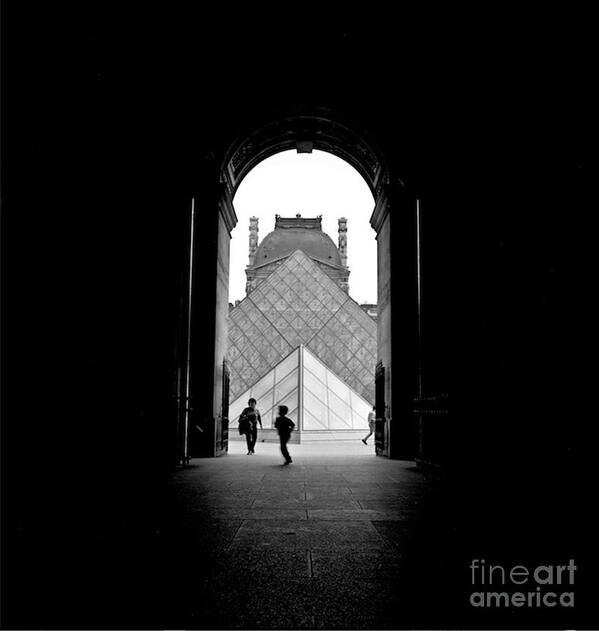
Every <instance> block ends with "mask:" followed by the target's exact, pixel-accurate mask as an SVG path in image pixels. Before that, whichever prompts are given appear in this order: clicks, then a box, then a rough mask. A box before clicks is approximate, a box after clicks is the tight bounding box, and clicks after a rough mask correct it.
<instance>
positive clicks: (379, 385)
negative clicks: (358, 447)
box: [374, 361, 385, 455]
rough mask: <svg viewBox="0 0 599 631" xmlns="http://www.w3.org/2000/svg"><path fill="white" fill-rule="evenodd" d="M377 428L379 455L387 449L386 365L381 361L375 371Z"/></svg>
mask: <svg viewBox="0 0 599 631" xmlns="http://www.w3.org/2000/svg"><path fill="white" fill-rule="evenodd" d="M374 405H375V414H376V420H375V428H374V446H375V449H376V453H377V455H381V454H382V453H383V452H384V451H385V367H384V366H383V362H382V361H379V362H378V363H377V365H376V368H375V371H374Z"/></svg>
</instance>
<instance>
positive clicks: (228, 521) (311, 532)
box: [140, 441, 443, 629]
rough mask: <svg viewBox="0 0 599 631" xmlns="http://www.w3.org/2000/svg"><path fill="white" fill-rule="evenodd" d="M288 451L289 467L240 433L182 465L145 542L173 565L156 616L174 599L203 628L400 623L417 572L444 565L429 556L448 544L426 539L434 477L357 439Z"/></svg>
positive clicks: (167, 614) (274, 449)
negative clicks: (251, 448) (211, 455)
mask: <svg viewBox="0 0 599 631" xmlns="http://www.w3.org/2000/svg"><path fill="white" fill-rule="evenodd" d="M290 451H291V454H292V457H293V459H294V462H293V464H291V465H289V466H283V465H282V462H283V458H282V456H281V454H280V452H279V448H278V445H276V444H273V443H261V442H259V443H258V444H257V445H256V454H255V455H252V456H248V455H246V449H245V443H242V442H240V441H232V442H231V443H230V448H229V454H228V455H227V456H224V457H221V458H217V459H194V460H192V462H191V463H190V466H189V467H187V468H185V469H182V470H180V471H178V472H176V473H175V474H174V475H173V477H172V479H171V481H170V484H169V485H168V488H167V489H166V490H165V496H164V497H163V498H162V500H163V502H161V503H158V504H157V506H158V505H159V506H161V509H160V510H159V511H158V512H157V514H156V520H157V522H158V523H156V524H155V525H156V533H155V536H154V537H150V540H149V541H148V544H149V545H150V547H151V549H152V554H156V552H157V551H159V553H162V554H165V555H171V561H172V567H173V576H172V577H170V578H169V580H167V581H166V582H165V581H164V580H162V579H160V580H159V581H158V583H159V584H160V585H161V587H160V589H157V590H154V591H155V594H156V597H155V598H154V599H152V600H151V606H152V607H155V608H156V615H157V616H158V619H161V618H163V617H164V619H165V622H166V621H168V620H171V621H172V620H173V616H172V607H173V602H177V603H178V604H177V607H176V611H177V612H178V614H180V615H181V616H182V620H189V621H192V622H191V624H193V626H194V627H196V628H198V627H200V628H211V629H216V628H285V629H287V628H322V629H327V628H371V629H372V628H399V624H400V623H401V620H402V613H403V614H404V615H405V616H408V613H409V609H410V607H412V606H416V603H415V600H414V598H415V596H416V595H417V594H420V595H422V589H421V588H422V585H419V581H420V578H419V577H422V576H424V575H426V577H427V581H428V580H429V579H430V577H431V576H435V574H438V573H437V572H436V570H437V568H431V567H428V566H421V565H420V564H421V563H423V562H424V563H425V565H426V564H430V563H431V560H432V562H433V563H438V564H441V561H440V560H439V559H438V557H435V555H434V554H430V553H431V552H432V551H433V549H434V548H435V546H439V547H442V546H443V543H442V542H441V541H440V540H439V538H438V537H435V538H433V537H432V536H431V542H432V546H433V547H431V546H430V545H429V540H428V539H427V537H428V536H429V535H427V531H428V530H430V526H431V523H432V524H434V523H437V520H436V518H434V517H433V516H430V518H428V517H427V514H428V512H430V509H429V506H432V505H433V504H434V497H435V490H436V484H435V481H434V480H433V479H432V478H431V477H430V476H429V475H426V474H424V473H423V472H422V471H420V470H418V469H416V467H415V466H414V463H411V462H405V461H393V460H388V459H386V458H378V457H376V456H375V455H374V446H373V445H372V444H369V445H368V446H365V445H363V444H362V443H361V442H360V441H356V443H352V444H350V445H348V444H342V443H326V444H308V445H291V447H290ZM427 519H428V520H429V521H430V522H431V523H429V524H427ZM152 539H153V541H152ZM423 539H424V540H425V541H426V542H427V543H426V544H425V543H424V542H423ZM157 541H160V542H161V543H162V545H161V546H158V547H157V546H156V542H157ZM423 551H424V552H425V553H426V554H425V555H424V556H423V554H422V553H423ZM425 558H426V560H424V559H425ZM182 560H184V563H183V564H182V563H181V562H182ZM163 564H164V559H162V560H161V563H160V565H161V566H163ZM416 564H418V565H419V567H416ZM182 565H183V566H184V567H185V570H184V571H183V572H181V570H180V567H181V566H182ZM150 575H151V571H150ZM156 585H157V583H156V582H155V581H154V582H153V586H154V587H156ZM161 601H163V602H164V603H165V604H166V603H168V607H169V608H170V610H162V609H161ZM140 606H146V605H142V604H141V603H140ZM406 622H407V618H406ZM171 624H172V622H171ZM188 626H189V625H188ZM402 626H403V625H402ZM171 628H172V627H171Z"/></svg>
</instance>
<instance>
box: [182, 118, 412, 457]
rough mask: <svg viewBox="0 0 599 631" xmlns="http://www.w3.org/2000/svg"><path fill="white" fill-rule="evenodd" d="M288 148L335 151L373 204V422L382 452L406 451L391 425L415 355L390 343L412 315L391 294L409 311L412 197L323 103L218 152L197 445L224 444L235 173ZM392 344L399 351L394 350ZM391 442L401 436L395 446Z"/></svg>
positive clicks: (208, 450) (214, 449)
mask: <svg viewBox="0 0 599 631" xmlns="http://www.w3.org/2000/svg"><path fill="white" fill-rule="evenodd" d="M289 149H291V150H296V151H298V152H307V153H309V152H311V151H313V150H314V149H317V150H321V151H326V152H329V153H332V154H334V155H336V156H338V157H340V158H342V159H343V160H345V161H346V162H348V163H349V164H350V165H352V166H353V167H354V168H355V169H356V170H357V171H358V173H360V174H361V175H362V177H363V178H364V180H365V181H366V183H367V184H368V186H369V188H370V190H371V192H372V194H373V197H374V200H375V207H374V211H373V213H372V216H371V218H370V223H371V225H372V227H373V229H374V230H375V232H376V239H377V252H378V254H377V259H378V260H377V269H378V272H377V276H378V327H377V328H378V331H377V351H378V358H377V359H378V361H379V368H380V367H381V366H382V367H383V370H382V371H380V370H379V372H378V374H379V375H384V377H383V379H382V383H379V384H378V385H377V417H380V418H381V419H384V421H383V420H382V421H381V422H380V423H379V429H380V430H381V431H383V432H384V434H383V435H384V446H383V448H382V449H380V450H379V453H380V455H386V456H390V457H404V456H410V452H412V451H413V448H412V447H411V446H409V447H408V445H407V443H406V442H405V441H404V440H403V438H400V434H401V433H402V432H400V431H398V428H399V423H398V422H399V420H400V419H401V421H402V422H403V424H406V423H407V419H406V417H407V416H409V415H411V410H410V406H411V401H412V398H413V396H414V395H415V392H414V390H413V388H412V386H411V384H412V382H413V381H414V380H415V375H416V366H417V361H415V358H414V356H413V354H414V349H412V348H408V347H407V346H406V345H405V344H403V345H398V344H397V342H398V341H400V340H402V339H403V340H409V339H410V336H413V337H414V338H415V336H416V329H415V328H414V327H415V325H416V321H415V320H414V319H413V318H411V317H409V316H408V317H405V315H404V316H403V317H402V318H400V319H399V320H398V319H397V318H396V317H395V313H394V311H395V310H394V308H393V298H394V297H395V295H396V294H398V295H400V294H401V296H402V300H401V302H402V303H403V308H402V312H404V311H405V312H406V313H409V314H415V298H416V292H415V257H413V256H411V254H412V253H413V252H412V251H413V250H414V247H415V245H414V243H413V242H415V232H414V231H413V230H411V228H413V227H414V226H413V217H412V215H413V212H412V206H413V205H412V202H411V200H410V198H409V195H407V193H406V191H405V186H404V184H403V182H402V181H401V180H400V179H399V178H398V177H397V175H395V174H394V175H395V177H394V178H392V177H391V174H390V172H389V167H388V165H387V163H386V161H385V158H384V154H383V152H382V151H381V149H380V148H379V146H378V143H377V144H375V141H374V140H373V139H371V138H368V137H367V134H366V133H358V132H357V131H356V130H355V128H354V127H353V126H351V125H349V124H346V123H345V122H342V121H341V120H340V119H339V117H336V116H333V115H332V114H331V113H330V112H324V111H317V112H299V113H297V112H296V113H293V114H290V115H288V116H283V117H279V118H277V119H275V120H272V121H269V122H266V123H264V124H262V125H257V126H256V127H255V128H254V129H253V130H252V131H251V132H250V133H249V134H247V135H246V136H244V137H241V138H238V139H237V140H235V141H234V142H233V143H232V144H231V145H230V146H229V148H228V150H227V151H226V152H225V154H224V156H223V158H222V161H221V166H220V171H219V177H220V193H219V197H218V201H217V204H218V209H219V212H218V226H217V227H215V228H216V233H217V234H216V235H215V237H216V258H217V261H216V300H215V302H216V304H215V320H214V355H213V368H214V370H213V375H212V380H211V381H212V386H213V388H212V393H211V398H212V412H213V424H214V427H210V431H208V432H205V436H203V437H202V442H203V443H204V445H203V448H202V453H203V454H205V455H219V454H220V453H223V452H224V451H226V444H225V441H224V434H223V432H226V431H227V427H226V421H225V420H224V419H223V401H224V399H223V383H224V382H225V381H226V378H227V375H226V366H225V363H224V359H225V356H226V351H227V325H226V323H227V314H228V272H229V247H230V238H231V231H232V230H233V228H234V227H235V225H236V223H237V217H236V214H235V210H234V207H233V197H234V195H235V192H236V190H237V188H238V186H239V185H240V183H241V181H242V180H243V178H244V177H245V176H246V175H247V174H248V173H249V172H250V171H251V170H252V168H253V167H255V166H256V165H257V164H258V163H260V162H261V161H262V160H264V159H266V158H268V157H269V156H272V155H274V154H276V153H279V152H281V151H286V150H289ZM392 207H393V209H394V212H393V215H394V217H397V219H394V221H393V223H394V225H393V229H394V231H395V230H397V229H398V228H399V229H400V230H401V234H402V235H403V238H402V239H401V240H400V242H398V244H399V245H400V247H401V246H402V244H403V246H404V247H402V253H403V254H402V256H401V257H398V261H401V262H402V264H403V271H402V273H401V274H400V275H399V276H398V277H397V278H396V277H395V276H396V275H395V274H392V271H393V268H394V266H395V267H396V261H394V257H393V256H392V225H391V224H392V222H391V216H392V213H391V208H392ZM402 207H403V208H402ZM402 210H405V211H407V212H402ZM406 245H407V247H405V246H406ZM406 262H407V265H406ZM402 285H403V287H402ZM395 288H397V289H395ZM192 317H193V316H192ZM392 324H393V326H392ZM398 326H399V328H398ZM409 329H412V330H409ZM398 332H399V333H400V335H399V336H398V335H397V333H398ZM408 345H409V343H408ZM400 348H401V355H400V354H399V353H398V351H399V349H400ZM398 357H401V358H402V361H401V363H402V367H401V369H400V370H396V371H395V373H394V364H395V365H396V366H397V358H398ZM394 359H395V360H396V361H395V362H394ZM412 372H413V374H412ZM394 374H395V375H399V376H400V378H402V379H403V380H404V381H405V384H406V387H405V388H403V389H398V388H394V387H393V382H392V379H393V375H394ZM373 377H374V375H373ZM399 390H403V391H404V396H402V397H401V400H402V403H403V404H402V405H399V406H398V405H397V404H395V405H394V393H395V398H396V399H397V392H398V391H399ZM225 399H226V397H225ZM383 401H384V403H383ZM398 408H399V412H400V413H399V416H397V413H398ZM394 414H395V415H396V416H394ZM410 440H411V439H410ZM398 442H401V443H403V444H402V446H401V449H399V445H398ZM402 454H403V455H402ZM410 457H411V456H410Z"/></svg>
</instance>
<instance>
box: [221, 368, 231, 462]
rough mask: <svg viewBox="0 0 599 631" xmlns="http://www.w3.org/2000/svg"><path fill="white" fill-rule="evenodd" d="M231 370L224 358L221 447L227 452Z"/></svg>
mask: <svg viewBox="0 0 599 631" xmlns="http://www.w3.org/2000/svg"><path fill="white" fill-rule="evenodd" d="M230 375H231V373H230V370H229V366H228V364H227V360H226V359H224V360H223V399H222V409H221V431H220V449H221V451H222V452H226V451H227V450H228V449H229V382H230Z"/></svg>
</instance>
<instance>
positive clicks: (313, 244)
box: [254, 216, 341, 267]
mask: <svg viewBox="0 0 599 631" xmlns="http://www.w3.org/2000/svg"><path fill="white" fill-rule="evenodd" d="M320 221H321V220H320V217H318V218H316V219H308V218H305V219H303V218H300V217H298V218H297V219H286V218H281V217H279V216H277V217H276V222H275V229H274V230H273V231H272V232H270V233H269V234H267V235H266V236H265V237H264V239H262V241H261V243H260V245H259V246H258V249H257V251H256V256H255V258H254V267H256V266H258V265H264V264H265V263H268V262H269V261H274V260H276V259H280V258H283V257H286V256H289V255H290V254H292V253H293V252H295V250H302V251H303V252H305V253H306V254H307V255H308V256H309V257H311V258H316V259H320V260H321V261H325V262H327V263H330V264H331V265H335V266H339V267H341V256H340V255H339V250H338V249H337V246H336V245H335V243H334V242H333V240H332V239H331V237H329V235H328V234H326V233H324V232H323V231H322V229H321V223H320Z"/></svg>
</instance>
